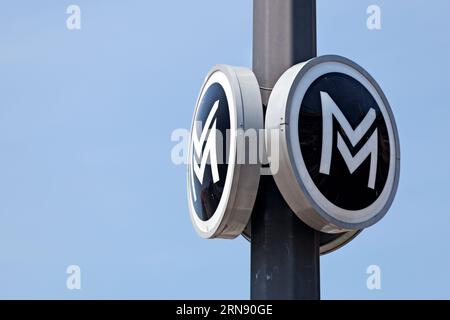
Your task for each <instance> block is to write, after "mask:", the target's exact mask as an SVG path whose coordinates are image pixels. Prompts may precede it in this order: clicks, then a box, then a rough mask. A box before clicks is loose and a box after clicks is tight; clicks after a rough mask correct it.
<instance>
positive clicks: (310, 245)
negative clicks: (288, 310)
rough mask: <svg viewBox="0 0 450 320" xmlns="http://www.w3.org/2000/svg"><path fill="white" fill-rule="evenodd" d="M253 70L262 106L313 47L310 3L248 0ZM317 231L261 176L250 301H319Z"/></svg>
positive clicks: (313, 12) (309, 55)
mask: <svg viewBox="0 0 450 320" xmlns="http://www.w3.org/2000/svg"><path fill="white" fill-rule="evenodd" d="M253 6H254V7H253V71H254V72H255V74H256V77H257V78H258V81H259V84H260V86H261V95H262V101H263V105H264V108H266V106H267V102H268V99H269V96H270V93H271V91H272V88H273V87H274V85H275V83H276V81H277V80H278V79H279V77H280V76H281V75H282V74H283V73H284V71H286V70H287V69H288V68H290V67H291V66H293V65H295V64H297V63H300V62H303V61H306V60H309V59H310V58H313V57H315V56H316V54H317V49H316V1H315V0H254V1H253ZM319 251H320V233H319V232H317V231H314V230H313V229H311V228H310V227H308V226H307V225H305V224H304V223H303V222H302V221H301V220H300V219H299V218H297V216H296V215H295V214H294V212H292V210H291V209H290V208H289V206H288V205H287V204H286V202H285V201H284V199H283V197H282V195H281V194H280V192H279V191H278V188H277V186H276V184H275V181H274V179H273V177H271V176H263V177H262V178H261V183H260V189H259V191H258V197H257V200H256V204H255V208H254V210H253V213H252V222H251V298H252V299H253V300H265V299H287V300H303V299H307V300H315V299H320V267H319V259H320V252H319Z"/></svg>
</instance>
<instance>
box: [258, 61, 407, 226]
mask: <svg viewBox="0 0 450 320" xmlns="http://www.w3.org/2000/svg"><path fill="white" fill-rule="evenodd" d="M270 130H279V131H280V133H281V134H280V139H279V141H276V142H274V141H270V140H269V134H268V132H270ZM266 131H267V132H266V144H267V145H268V146H267V152H268V156H269V157H270V158H271V156H272V155H271V154H270V152H271V150H272V149H273V148H270V147H269V145H272V144H273V143H278V144H279V149H280V150H285V152H280V163H279V166H276V167H277V168H278V167H279V169H278V170H273V175H274V179H275V181H276V183H277V186H278V188H279V189H280V191H281V193H282V195H283V197H284V199H285V200H286V202H287V203H288V204H289V206H290V207H291V209H292V210H293V211H294V212H295V213H296V214H297V216H298V217H299V218H300V219H302V220H303V221H304V222H305V223H307V224H309V225H310V226H311V227H313V228H315V229H316V230H318V231H321V232H325V233H332V234H335V233H341V232H349V231H357V230H362V229H365V228H367V227H370V226H371V225H373V224H375V223H376V222H378V221H379V220H380V219H381V218H382V217H383V216H384V215H385V214H386V212H387V210H388V209H389V207H390V206H391V204H392V201H393V198H394V196H395V193H396V190H397V186H398V180H399V172H400V148H399V140H398V133H397V128H396V125H395V120H394V117H393V114H392V111H391V108H390V106H389V103H388V101H387V99H386V97H385V95H384V94H383V92H382V90H381V89H380V87H379V86H378V84H377V83H376V82H375V80H374V79H373V78H372V77H371V76H370V75H369V74H368V73H367V72H366V71H365V70H364V69H362V68H361V67H360V66H358V65H357V64H355V63H354V62H352V61H350V60H348V59H345V58H342V57H339V56H322V57H319V58H314V59H311V60H309V61H307V62H304V63H301V64H299V65H296V66H294V67H292V68H290V69H289V70H287V71H286V72H285V73H284V74H283V75H282V76H281V78H280V79H279V81H278V82H277V84H276V85H275V87H274V89H273V91H272V94H271V97H270V100H269V104H268V109H267V113H266Z"/></svg>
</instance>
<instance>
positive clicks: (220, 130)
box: [190, 83, 230, 221]
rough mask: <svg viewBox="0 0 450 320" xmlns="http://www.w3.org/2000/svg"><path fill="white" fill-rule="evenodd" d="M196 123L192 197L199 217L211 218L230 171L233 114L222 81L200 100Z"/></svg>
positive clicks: (193, 136)
mask: <svg viewBox="0 0 450 320" xmlns="http://www.w3.org/2000/svg"><path fill="white" fill-rule="evenodd" d="M194 126H195V128H193V133H192V137H191V138H192V139H193V140H194V141H193V148H192V154H191V157H192V167H191V183H192V187H191V190H192V192H191V195H190V196H191V197H192V203H193V206H194V209H195V212H196V213H197V216H198V217H199V219H200V220H202V221H208V220H209V219H210V218H211V217H212V216H213V215H214V213H215V212H216V209H217V207H218V206H219V202H220V199H221V198H222V193H223V190H224V186H225V180H226V176H227V171H228V164H227V163H228V160H227V156H228V155H227V150H228V149H229V140H230V139H229V131H230V113H229V106H228V101H227V97H226V94H225V90H224V88H223V87H222V85H220V84H219V83H213V84H212V85H211V86H210V87H209V88H208V89H207V91H206V92H205V94H204V96H203V99H202V100H201V101H200V102H199V108H198V111H197V114H196V116H195V119H194Z"/></svg>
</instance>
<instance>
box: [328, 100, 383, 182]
mask: <svg viewBox="0 0 450 320" xmlns="http://www.w3.org/2000/svg"><path fill="white" fill-rule="evenodd" d="M320 97H321V100H322V118H323V134H322V159H321V161H320V173H322V174H326V175H329V174H330V167H331V156H332V152H333V151H332V148H333V117H334V118H335V119H336V120H337V122H338V123H339V125H340V126H341V127H342V129H343V130H344V132H345V134H346V135H347V137H348V139H349V140H350V143H351V144H352V146H353V147H355V146H356V145H357V144H358V143H359V142H360V141H361V139H362V138H363V137H364V135H365V134H366V133H367V132H368V131H369V129H370V127H371V126H372V124H373V123H374V122H375V119H376V112H375V109H373V108H371V109H370V110H369V112H368V113H367V115H366V116H365V118H364V119H363V121H362V122H361V123H360V124H359V125H358V127H357V128H356V129H354V130H353V128H352V126H351V125H350V123H349V122H348V121H347V119H346V117H345V116H344V114H343V113H342V111H341V110H340V109H339V107H338V106H337V105H336V103H335V102H334V101H333V99H331V97H330V95H329V94H328V93H326V92H320ZM337 148H338V150H339V151H340V153H341V155H342V157H343V158H344V161H345V163H346V164H347V167H348V169H349V171H350V173H351V174H353V173H354V172H355V171H356V169H358V168H359V167H360V166H361V164H362V163H363V162H364V160H366V159H367V157H369V155H370V174H369V182H368V185H367V187H368V188H371V189H375V181H376V176H377V161H378V129H375V131H374V133H373V134H372V136H371V137H370V138H369V140H368V141H367V142H366V144H365V145H364V146H363V147H362V148H361V150H360V151H359V152H358V153H357V154H356V155H355V156H352V154H351V153H350V150H349V148H348V146H347V144H346V143H345V141H344V139H342V136H341V135H340V133H339V132H337Z"/></svg>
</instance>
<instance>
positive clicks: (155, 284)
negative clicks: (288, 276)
mask: <svg viewBox="0 0 450 320" xmlns="http://www.w3.org/2000/svg"><path fill="white" fill-rule="evenodd" d="M317 3H318V8H317V9H318V48H319V54H331V53H333V54H339V55H343V56H346V57H348V58H350V59H352V60H354V61H356V62H357V63H359V64H360V65H362V66H363V67H364V68H366V69H367V70H368V71H369V72H370V73H371V74H372V75H373V76H374V77H375V79H376V80H377V81H378V82H379V84H380V85H381V87H382V88H383V90H384V91H385V93H386V95H387V97H388V99H389V101H390V103H391V106H392V108H393V110H394V114H395V116H396V120H397V124H398V129H399V132H400V138H401V149H402V172H401V181H400V187H399V191H398V195H397V198H396V200H395V202H394V205H393V206H392V208H391V210H390V212H389V213H388V215H387V216H386V218H385V219H384V220H382V221H381V222H380V223H379V224H377V225H376V226H374V227H372V228H370V229H368V230H366V231H364V232H363V233H362V234H361V236H359V237H358V238H357V239H356V240H354V241H353V242H352V243H351V244H349V245H347V246H346V247H344V248H343V249H341V250H339V251H338V252H335V253H332V254H330V255H327V256H325V257H323V258H322V259H321V286H322V297H323V298H324V299H351V298H356V299H392V298H414V299H415V298H426V299H428V298H447V299H449V298H450V238H449V237H447V236H448V235H449V234H448V230H449V227H450V188H449V186H448V182H449V180H450V169H449V164H450V163H449V158H450V142H449V138H450V125H449V119H450V105H449V99H448V96H447V95H448V94H449V92H450V78H449V73H450V37H449V33H450V18H449V13H450V2H449V1H447V0H439V1H438V0H436V1H425V0H422V1H419V0H408V1H406V0H396V1H392V0H390V1H388V0H384V1H382V0H371V1H366V0H342V1H334V0H317ZM69 4H77V5H79V6H80V7H81V10H82V16H81V19H82V20H81V21H82V29H81V30H79V31H69V30H68V29H67V28H66V19H67V17H68V15H67V14H66V8H67V6H68V5H69ZM370 4H377V5H379V6H380V7H381V14H382V29H381V30H379V31H370V30H368V29H367V27H366V19H367V14H366V9H367V7H368V6H369V5H370ZM251 54H252V2H251V1H250V0H246V1H242V0H226V1H210V0H201V1H200V0H193V1H182V0H178V1H145V0H141V1H137V0H131V1H106V0H103V1H102V0H97V1H88V0H77V1H70V2H69V1H56V0H54V1H43V0H40V1H23V0H15V1H12V0H10V1H2V3H1V4H0V298H62V299H80V298H85V299H90V298H137V299H144V298H145V299H147V298H148V299H172V298H177V299H228V298H234V299H247V298H249V283H250V271H249V268H250V258H249V255H250V248H249V243H248V242H247V241H246V240H244V239H243V238H239V239H236V240H234V241H224V240H215V241H206V240H202V239H200V238H199V237H198V236H197V235H196V233H195V232H194V230H193V228H192V226H191V222H190V220H189V214H188V209H187V200H186V190H185V185H186V182H185V167H184V166H175V165H173V164H172V162H171V157H170V152H171V149H172V147H173V146H174V145H175V143H173V142H171V140H170V136H171V132H172V131H173V130H174V129H176V128H188V127H189V125H190V121H191V117H192V113H193V110H194V104H195V100H196V97H197V94H198V91H199V89H200V86H201V83H202V80H203V79H204V76H205V75H206V73H207V72H208V70H209V69H210V67H211V66H213V65H214V64H217V63H226V64H233V65H240V66H248V67H250V66H251ZM73 264H75V265H79V266H80V267H81V285H82V289H81V290H78V291H77V290H74V291H70V290H68V289H67V288H66V278H67V274H66V268H67V266H69V265H73ZM372 264H376V265H379V266H380V267H381V270H382V289H381V290H378V291H370V290H368V289H367V287H366V279H367V274H366V268H367V267H368V266H369V265H372Z"/></svg>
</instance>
